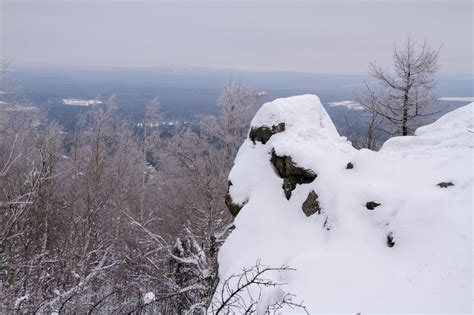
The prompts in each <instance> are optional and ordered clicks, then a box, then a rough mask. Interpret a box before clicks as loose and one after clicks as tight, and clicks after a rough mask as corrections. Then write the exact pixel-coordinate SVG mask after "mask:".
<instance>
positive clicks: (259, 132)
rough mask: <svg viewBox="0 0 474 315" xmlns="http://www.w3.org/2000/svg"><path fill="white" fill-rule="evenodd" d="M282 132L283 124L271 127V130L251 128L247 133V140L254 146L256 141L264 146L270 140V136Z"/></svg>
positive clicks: (264, 127) (263, 127)
mask: <svg viewBox="0 0 474 315" xmlns="http://www.w3.org/2000/svg"><path fill="white" fill-rule="evenodd" d="M283 131H285V123H279V124H276V125H273V126H272V127H271V128H270V127H267V126H261V127H252V128H251V129H250V132H249V138H250V140H252V142H253V144H255V143H256V141H259V142H261V143H262V144H265V143H267V142H268V140H270V138H271V136H273V135H274V134H276V133H279V132H283Z"/></svg>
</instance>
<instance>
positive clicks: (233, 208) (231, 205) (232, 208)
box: [224, 181, 245, 217]
mask: <svg viewBox="0 0 474 315" xmlns="http://www.w3.org/2000/svg"><path fill="white" fill-rule="evenodd" d="M230 186H232V182H231V181H229V184H228V185H227V193H226V194H225V199H224V203H225V205H226V207H227V209H229V212H230V214H232V215H233V216H234V217H235V216H237V214H239V212H240V209H242V207H243V206H244V205H245V203H244V204H238V203H235V202H234V201H233V200H232V196H231V195H230V192H229V190H230Z"/></svg>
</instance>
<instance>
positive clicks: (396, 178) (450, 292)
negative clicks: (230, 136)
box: [219, 95, 474, 314]
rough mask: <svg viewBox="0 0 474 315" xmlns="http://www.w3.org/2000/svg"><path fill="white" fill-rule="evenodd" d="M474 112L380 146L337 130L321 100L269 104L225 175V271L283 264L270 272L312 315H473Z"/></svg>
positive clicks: (221, 256) (451, 116) (224, 275)
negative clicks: (229, 224) (230, 224)
mask: <svg viewBox="0 0 474 315" xmlns="http://www.w3.org/2000/svg"><path fill="white" fill-rule="evenodd" d="M473 111H474V103H473V104H470V105H468V106H466V107H464V108H460V109H458V110H455V111H453V112H451V113H449V114H447V115H445V116H443V117H442V118H440V119H439V120H438V121H436V122H435V123H433V124H431V125H428V126H425V127H422V128H419V129H418V130H416V132H415V135H414V136H407V137H395V138H392V139H389V140H388V141H387V142H386V143H385V144H384V145H383V147H382V148H381V149H380V151H378V152H373V151H369V150H356V149H355V148H353V147H352V145H351V144H350V143H349V142H348V141H347V140H346V139H345V138H344V137H341V136H340V135H339V134H338V132H337V130H336V128H335V127H334V124H333V123H332V121H331V119H330V118H329V115H328V114H327V113H326V111H325V110H324V107H323V106H322V105H321V102H320V101H319V99H318V98H317V97H316V96H314V95H302V96H296V97H290V98H285V99H277V100H275V101H273V102H270V103H266V104H264V105H263V106H262V108H261V109H260V110H259V111H258V113H257V114H256V116H255V117H254V119H253V120H252V123H251V130H250V132H249V138H248V139H246V140H245V142H244V143H243V144H242V146H241V148H240V150H239V152H238V154H237V156H236V159H235V162H234V166H233V168H232V171H231V172H230V174H229V180H230V181H231V183H230V185H229V189H228V194H227V197H226V204H227V206H228V207H229V210H230V211H231V213H232V214H233V215H234V216H236V217H235V221H234V223H235V227H236V228H235V230H234V231H233V232H232V234H231V235H230V236H229V238H228V239H227V240H226V241H225V243H224V245H223V246H222V248H221V251H220V253H219V265H220V273H219V276H220V278H221V279H227V278H228V277H230V276H232V275H234V274H239V272H240V271H241V270H242V268H243V267H249V266H252V265H254V264H255V262H256V261H261V262H262V264H265V265H268V266H281V265H288V266H290V267H291V268H294V269H295V270H296V271H294V272H292V273H285V272H280V273H279V272H275V273H273V274H269V275H268V276H269V277H270V278H271V279H273V280H274V281H277V282H284V283H287V284H288V285H287V287H285V289H284V290H287V291H288V292H291V293H293V294H295V295H296V296H297V297H296V299H297V300H304V303H305V305H306V306H307V309H308V312H309V313H311V314H313V313H351V312H355V311H356V310H364V312H367V313H370V312H381V311H386V312H397V313H398V312H404V313H410V312H424V313H435V312H444V313H462V312H464V313H469V312H470V310H471V304H472V295H471V292H472V283H471V279H472V257H471V255H472V220H471V219H472V204H473V196H472V193H471V192H472V190H473V189H474V187H473V183H474V180H473V175H472V172H469V170H471V169H472V156H474V154H473V153H474V152H473V150H474V139H473V138H474V137H473V136H472V133H471V131H472V130H474V124H473V117H472V116H473V115H472V112H473ZM282 122H284V125H280V124H281V123H282ZM278 126H280V127H278ZM448 179H449V180H448ZM282 181H283V183H282ZM436 183H439V184H436ZM453 183H454V184H455V186H453V185H454V184H453ZM436 185H437V186H436ZM439 188H442V189H439ZM282 189H283V191H282ZM426 279H429V281H426ZM221 285H222V283H221ZM281 295H282V292H281V291H278V290H275V291H272V290H268V291H265V296H264V297H262V301H268V300H273V299H274V298H276V297H278V296H281ZM341 298H343V299H344V303H340V301H341ZM262 303H264V302H262ZM262 309H264V305H262ZM286 311H289V310H282V313H286Z"/></svg>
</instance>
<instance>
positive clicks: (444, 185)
mask: <svg viewBox="0 0 474 315" xmlns="http://www.w3.org/2000/svg"><path fill="white" fill-rule="evenodd" d="M436 186H438V187H440V188H448V187H450V186H454V184H453V183H452V182H441V183H439V184H436Z"/></svg>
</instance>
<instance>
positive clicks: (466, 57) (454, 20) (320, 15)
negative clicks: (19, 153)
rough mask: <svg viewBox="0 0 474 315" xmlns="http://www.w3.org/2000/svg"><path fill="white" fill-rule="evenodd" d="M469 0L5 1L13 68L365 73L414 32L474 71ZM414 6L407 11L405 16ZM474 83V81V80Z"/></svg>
mask: <svg viewBox="0 0 474 315" xmlns="http://www.w3.org/2000/svg"><path fill="white" fill-rule="evenodd" d="M472 8H473V4H472V2H471V1H450V2H447V1H415V2H410V3H409V2H404V1H402V2H395V1H389V2H387V1H385V2H376V1H363V2H359V1H333V2H329V1H317V2H305V1H302V2H296V3H294V2H289V1H278V2H276V3H275V2H272V3H270V2H268V1H263V0H260V1H245V2H240V3H236V2H234V1H226V2H225V3H218V2H213V1H203V2H197V1H196V2H195V1H176V2H173V3H171V2H167V1H157V2H150V1H140V2H133V1H125V2H124V1H122V2H117V1H105V0H103V1H97V2H89V1H77V0H76V1H75V0H71V1H66V2H56V1H44V0H39V1H10V0H7V1H3V2H2V7H1V11H2V12H1V15H2V23H1V24H2V27H1V33H2V49H1V57H2V59H5V60H7V61H10V62H11V63H12V66H13V68H15V67H16V68H38V67H40V68H41V67H43V68H49V67H51V68H72V69H77V68H85V69H97V68H103V69H106V68H125V69H130V68H131V69H137V68H180V69H183V68H202V69H214V70H236V71H238V70H241V71H257V72H282V71H283V72H303V73H318V74H344V75H365V74H366V73H367V69H368V65H369V63H370V62H377V63H379V64H381V65H382V66H385V67H388V66H390V63H391V57H392V49H393V45H394V42H395V43H397V44H399V45H403V43H404V40H405V39H406V37H407V36H410V37H411V38H413V39H414V40H417V41H418V42H421V41H423V40H425V39H426V40H427V41H428V42H429V43H430V44H431V46H432V47H435V48H436V47H440V46H441V45H442V50H441V55H440V64H441V69H440V72H439V73H440V74H452V75H455V74H468V75H469V74H472V73H473V69H472V50H473V41H472V38H473V31H472ZM406 12H408V14H407V13H406ZM471 79H472V78H471Z"/></svg>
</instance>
